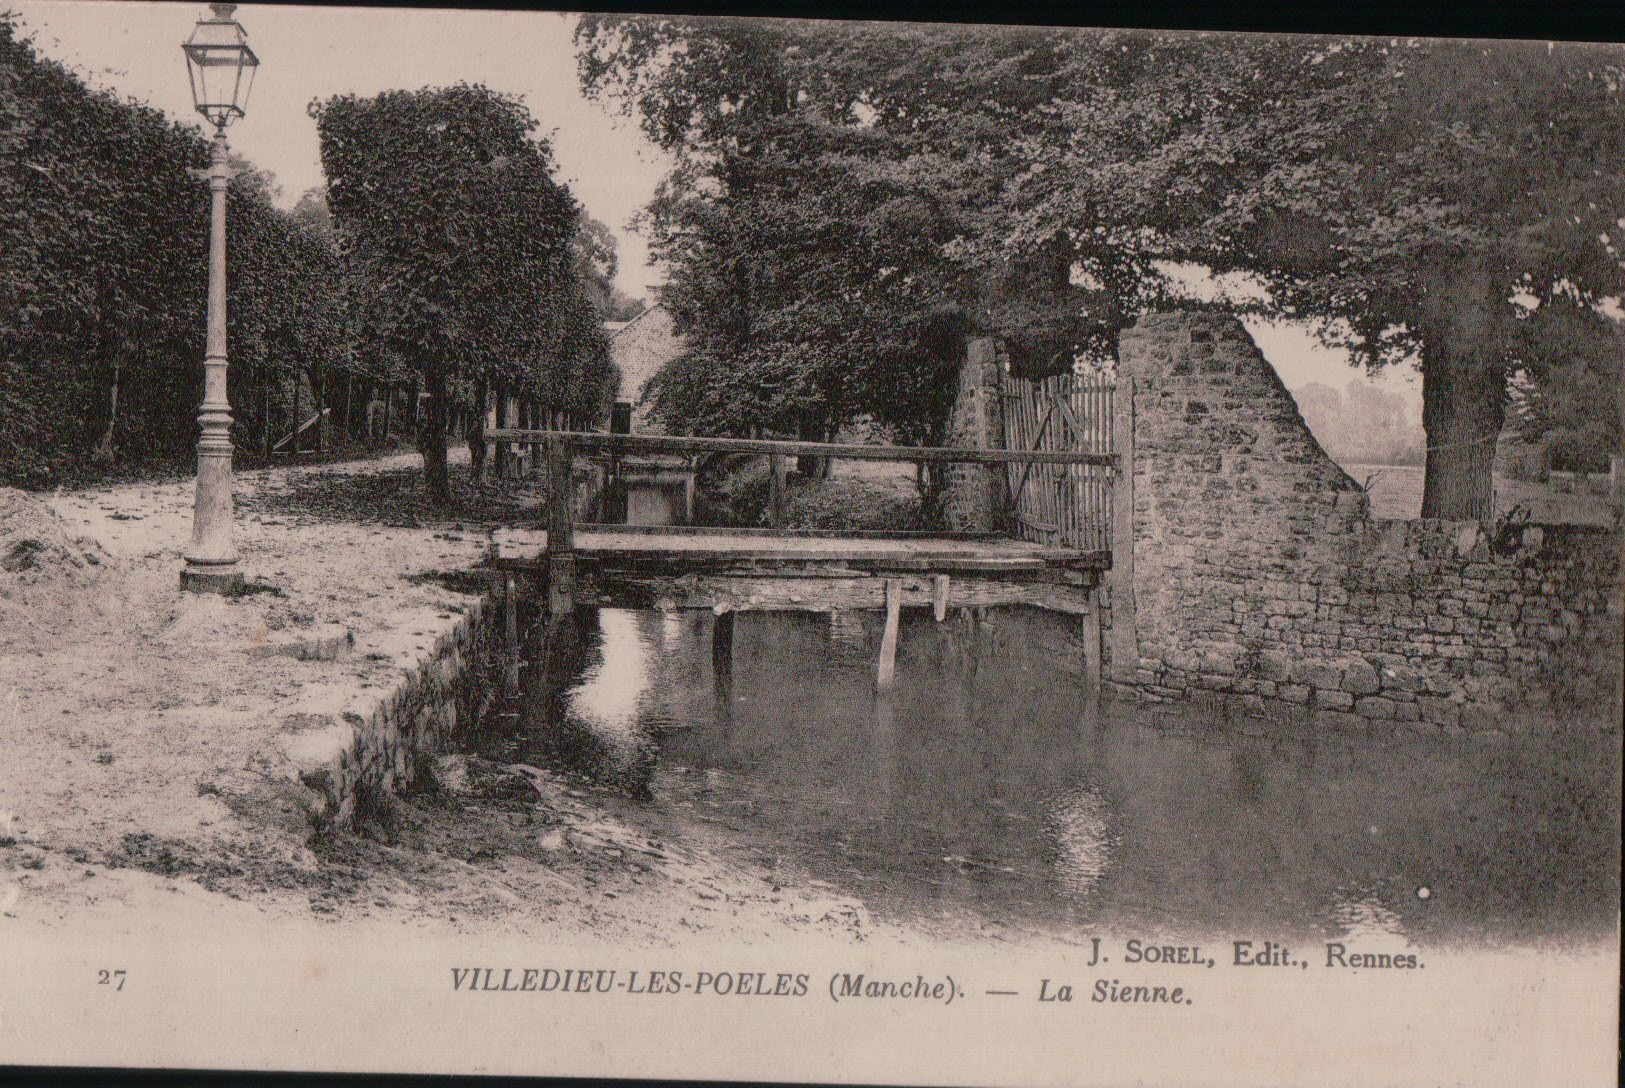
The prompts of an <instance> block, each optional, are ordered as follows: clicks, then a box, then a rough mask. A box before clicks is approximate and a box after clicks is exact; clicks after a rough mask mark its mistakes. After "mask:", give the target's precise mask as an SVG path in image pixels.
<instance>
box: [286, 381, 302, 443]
mask: <svg viewBox="0 0 1625 1088" xmlns="http://www.w3.org/2000/svg"><path fill="white" fill-rule="evenodd" d="M292 405H293V406H292V407H291V408H289V409H288V415H289V422H290V426H289V428H288V429H289V430H291V431H292V432H293V437H291V438H289V439H288V455H289V456H290V457H291V456H293V455H294V454H297V453H298V452H299V422H300V421H299V371H298V370H297V369H296V370H295V371H294V372H293V398H292Z"/></svg>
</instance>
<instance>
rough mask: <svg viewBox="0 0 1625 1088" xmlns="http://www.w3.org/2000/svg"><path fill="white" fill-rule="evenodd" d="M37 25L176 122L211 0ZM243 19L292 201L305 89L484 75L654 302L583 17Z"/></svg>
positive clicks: (40, 41) (304, 166) (239, 144)
mask: <svg viewBox="0 0 1625 1088" xmlns="http://www.w3.org/2000/svg"><path fill="white" fill-rule="evenodd" d="M6 6H8V7H11V8H13V9H15V10H17V11H18V12H19V13H20V14H21V15H22V18H23V23H24V25H25V26H26V27H27V28H28V29H29V30H31V31H33V32H34V35H35V40H36V47H37V48H38V49H39V51H40V52H42V53H44V54H45V55H46V56H49V57H52V58H54V59H56V60H59V61H63V62H65V63H66V64H68V65H69V66H70V67H72V68H74V69H75V70H76V71H77V72H78V73H79V74H80V76H81V77H83V78H84V79H86V80H87V81H88V82H90V83H91V84H92V85H95V86H101V87H108V88H111V89H113V90H116V91H118V92H120V93H122V94H125V95H128V96H130V97H132V98H136V99H139V100H141V101H144V102H146V103H148V104H149V105H152V106H155V107H157V108H159V109H162V110H164V111H165V112H167V113H169V114H170V115H171V116H172V117H175V118H177V119H179V120H183V121H192V120H200V119H199V118H198V117H197V114H196V113H195V112H193V108H192V98H191V89H190V85H189V84H188V82H187V78H186V65H185V61H184V59H183V57H182V55H181V50H180V44H181V42H183V41H184V40H185V39H186V38H187V36H188V35H190V34H191V31H192V25H193V23H195V22H196V21H197V20H198V19H199V18H201V17H202V16H204V15H206V14H207V12H208V6H207V4H205V3H137V2H133V0H119V2H97V0H6ZM236 18H237V20H238V22H240V23H241V24H242V26H243V28H244V29H245V30H246V31H247V33H248V40H249V44H250V45H251V46H253V48H254V51H255V53H256V54H257V55H258V56H259V58H260V70H259V73H258V75H257V77H256V79H255V83H254V89H253V97H252V98H251V99H250V100H249V102H248V110H247V116H246V117H245V118H243V119H242V120H240V121H237V122H236V123H234V124H233V125H232V126H231V128H230V130H229V135H230V138H231V143H232V148H233V150H235V151H237V152H238V153H239V154H241V155H243V156H245V157H246V158H248V159H249V160H250V161H252V162H253V163H254V164H255V165H256V166H258V167H260V168H262V169H266V170H269V171H270V172H271V173H272V174H274V175H275V177H276V180H277V182H278V183H279V184H280V185H281V187H282V193H281V197H280V199H281V203H282V204H283V206H284V207H291V206H292V205H293V203H294V202H295V201H297V200H298V199H299V196H300V194H301V193H303V192H305V191H306V190H307V189H310V188H312V187H314V186H317V185H320V184H321V183H322V170H321V159H320V153H319V149H318V145H317V138H316V124H315V122H314V121H312V120H311V119H310V117H309V116H308V115H307V114H306V112H305V108H306V106H308V105H309V103H310V102H311V100H312V99H317V98H326V97H328V96H330V95H334V94H344V93H349V92H354V93H358V94H376V93H378V92H379V91H384V90H391V89H396V88H412V89H415V88H418V87H425V86H431V85H445V84H449V83H455V82H458V81H459V80H466V81H468V82H480V83H484V84H486V85H487V86H489V87H491V88H493V89H495V90H499V91H508V92H512V93H516V94H519V95H522V96H523V97H524V99H525V101H526V103H527V104H528V105H529V107H530V110H531V112H532V113H533V114H534V115H535V116H536V117H537V118H538V119H539V120H540V122H541V131H542V132H543V133H544V134H546V135H548V136H549V138H550V139H551V141H552V143H553V147H554V151H555V153H556V155H557V158H558V162H559V167H560V174H561V177H562V179H563V180H564V181H566V182H568V183H569V185H570V188H571V190H572V191H573V192H574V193H575V195H576V197H577V198H578V199H579V200H580V201H581V202H582V203H583V204H584V205H585V206H586V208H587V211H588V212H589V213H591V214H592V215H593V216H594V217H595V218H597V219H599V220H601V221H603V222H604V223H606V224H607V225H608V226H609V227H610V228H611V229H612V230H613V231H614V232H615V237H616V241H617V243H618V247H619V253H620V268H619V271H618V273H617V276H616V285H617V286H618V287H620V288H621V290H623V291H626V292H627V293H628V294H631V295H633V296H634V297H648V292H649V288H650V287H651V286H652V285H655V284H659V283H660V282H661V281H662V279H663V276H662V275H661V273H660V271H659V270H658V269H656V268H651V267H650V266H649V265H648V247H647V245H646V244H645V243H644V241H643V239H642V238H640V237H639V236H638V235H637V234H636V233H635V232H633V231H632V230H631V228H630V220H631V218H632V216H633V215H635V214H636V213H637V211H638V210H639V209H640V208H641V207H642V206H643V205H644V204H645V203H647V202H648V200H649V198H650V197H651V196H653V195H654V190H655V186H656V185H657V184H658V183H659V181H660V178H661V177H662V176H663V175H664V174H665V172H666V169H667V168H668V166H669V161H668V160H667V157H666V156H665V155H664V153H663V152H661V151H660V150H659V149H658V148H656V147H654V146H653V145H652V144H650V143H648V141H646V140H645V139H644V138H643V135H642V133H640V132H639V131H638V129H637V127H636V124H635V123H634V122H633V121H632V120H631V119H629V118H625V117H621V116H618V115H615V114H613V113H612V110H611V107H610V106H608V105H607V104H605V103H600V102H589V101H587V100H586V99H585V98H583V97H582V95H581V91H580V87H579V84H578V83H577V81H576V65H575V51H574V47H573V45H572V42H571V34H572V32H573V30H574V26H575V16H573V15H568V14H557V13H552V12H515V11H507V12H504V11H476V10H466V9H440V10H433V9H422V8H335V7H320V8H318V7H296V6H283V5H261V4H242V5H240V6H239V7H238V9H237V13H236ZM1246 323H1247V326H1248V329H1249V331H1251V332H1252V334H1253V337H1254V339H1256V340H1257V341H1258V344H1259V347H1260V349H1261V350H1262V351H1263V353H1264V355H1265V357H1266V358H1268V359H1269V361H1270V362H1271V363H1272V364H1273V365H1274V366H1275V368H1276V370H1277V371H1278V372H1279V373H1280V375H1281V378H1282V380H1283V381H1284V382H1285V383H1286V385H1287V386H1288V388H1291V389H1298V388H1301V387H1302V386H1303V385H1305V384H1307V383H1309V382H1313V381H1319V382H1323V383H1325V384H1329V385H1331V386H1333V387H1334V388H1337V389H1342V388H1343V387H1344V386H1345V385H1346V384H1347V383H1348V382H1349V381H1350V380H1351V379H1359V380H1364V379H1363V378H1362V377H1361V372H1359V371H1356V370H1354V369H1352V368H1350V367H1349V365H1348V360H1347V357H1346V356H1344V355H1342V354H1341V353H1338V352H1332V351H1329V350H1327V349H1325V348H1323V347H1321V346H1320V345H1319V344H1318V343H1317V342H1316V340H1315V338H1314V335H1313V333H1312V332H1311V331H1310V330H1309V329H1308V328H1306V327H1304V326H1301V325H1297V324H1293V323H1287V322H1264V321H1259V320H1256V319H1248V320H1247V322H1246ZM1378 384H1379V386H1380V387H1381V388H1383V389H1385V390H1387V391H1389V392H1395V393H1399V394H1400V395H1402V396H1404V397H1405V398H1406V399H1407V401H1410V402H1412V404H1413V407H1414V411H1415V414H1416V417H1417V419H1418V422H1419V421H1420V417H1421V382H1420V379H1419V378H1418V377H1417V376H1416V374H1415V372H1414V370H1413V369H1411V368H1405V369H1404V370H1390V371H1389V372H1387V373H1384V374H1383V375H1382V376H1381V378H1380V379H1378Z"/></svg>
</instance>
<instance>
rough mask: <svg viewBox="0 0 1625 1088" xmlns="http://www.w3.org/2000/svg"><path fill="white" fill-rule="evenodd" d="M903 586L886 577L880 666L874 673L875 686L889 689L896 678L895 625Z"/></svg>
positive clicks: (899, 611)
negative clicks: (884, 621)
mask: <svg viewBox="0 0 1625 1088" xmlns="http://www.w3.org/2000/svg"><path fill="white" fill-rule="evenodd" d="M902 610H903V586H902V583H900V582H899V581H898V580H897V579H895V578H888V579H886V632H885V634H883V635H881V636H880V668H879V670H878V671H877V672H876V673H875V688H876V689H877V690H879V691H889V690H891V686H892V681H893V680H895V679H896V678H897V627H898V624H899V622H900V620H901V618H902Z"/></svg>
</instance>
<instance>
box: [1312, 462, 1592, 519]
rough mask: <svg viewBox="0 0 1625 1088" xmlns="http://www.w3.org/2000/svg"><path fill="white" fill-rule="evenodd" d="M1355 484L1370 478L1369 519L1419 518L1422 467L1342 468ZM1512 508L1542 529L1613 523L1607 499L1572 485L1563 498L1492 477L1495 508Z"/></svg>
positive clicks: (1543, 488) (1546, 487)
mask: <svg viewBox="0 0 1625 1088" xmlns="http://www.w3.org/2000/svg"><path fill="white" fill-rule="evenodd" d="M1343 468H1344V470H1345V471H1347V472H1348V474H1349V475H1350V476H1352V477H1354V481H1355V482H1356V483H1364V482H1365V481H1366V478H1367V477H1372V482H1371V485H1370V491H1371V516H1372V517H1377V518H1415V517H1421V515H1422V468H1421V466H1420V465H1360V464H1347V465H1344V466H1343ZM1514 506H1522V507H1523V508H1524V509H1526V510H1528V511H1529V520H1531V521H1534V522H1540V523H1542V524H1546V525H1599V526H1603V527H1604V528H1606V527H1608V526H1610V525H1612V524H1613V523H1614V506H1613V504H1612V503H1611V502H1610V500H1609V497H1608V495H1606V494H1601V495H1599V494H1595V493H1593V492H1591V491H1590V490H1589V489H1588V488H1587V485H1586V484H1585V483H1583V482H1579V481H1576V483H1575V490H1574V491H1573V492H1572V493H1570V494H1564V493H1562V492H1560V491H1558V490H1556V489H1555V488H1553V487H1551V486H1550V485H1549V484H1543V483H1535V482H1531V481H1528V480H1512V479H1508V478H1506V477H1504V476H1497V477H1496V478H1495V508H1496V511H1497V512H1498V513H1505V512H1506V511H1507V510H1510V509H1511V508H1512V507H1514Z"/></svg>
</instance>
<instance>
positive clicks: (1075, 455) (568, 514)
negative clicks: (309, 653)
mask: <svg viewBox="0 0 1625 1088" xmlns="http://www.w3.org/2000/svg"><path fill="white" fill-rule="evenodd" d="M485 438H486V441H487V442H490V443H494V444H495V445H496V447H497V449H498V450H499V451H501V450H503V449H504V448H505V447H507V446H508V445H510V444H514V443H524V444H531V445H540V446H542V447H543V450H544V453H543V461H544V464H545V465H546V470H547V480H548V492H549V494H550V495H555V496H556V495H569V496H573V495H574V479H573V471H574V462H575V458H576V456H577V455H579V454H608V455H612V456H627V455H635V454H645V455H650V454H684V455H692V454H697V453H734V454H759V455H762V456H765V457H766V458H767V459H768V464H769V467H770V470H771V479H772V483H771V487H772V497H771V520H772V524H773V526H774V527H775V528H779V527H781V526H782V525H783V523H784V514H785V510H784V507H785V476H786V459H787V458H791V457H833V458H840V459H845V460H854V461H903V462H911V463H914V464H921V463H925V464H943V463H948V464H974V465H986V466H997V467H996V471H998V472H1000V473H1002V472H1004V471H1005V470H1006V469H1007V468H1008V467H1009V466H1018V465H1033V464H1037V465H1063V466H1064V465H1084V466H1092V467H1093V468H1095V469H1099V470H1102V471H1101V475H1102V477H1103V486H1106V487H1109V485H1110V477H1111V475H1113V474H1112V473H1110V472H1106V471H1105V470H1109V469H1114V468H1116V467H1117V465H1118V461H1119V458H1118V455H1117V454H1115V453H1101V452H1097V451H1082V450H1067V449H1056V448H1048V449H1013V450H1012V449H972V448H948V447H938V446H860V445H854V444H849V443H838V442H801V441H790V440H780V439H757V438H706V437H696V436H685V435H636V434H607V433H603V432H599V431H553V430H529V429H523V428H512V427H498V428H493V429H488V430H487V431H486V432H485ZM574 505H575V504H574V501H573V499H572V500H571V501H565V502H549V503H548V523H547V569H548V584H549V585H548V608H549V612H550V613H556V612H558V611H559V610H562V609H568V608H569V607H570V605H569V602H570V600H571V597H572V595H573V584H574V581H575V577H574V571H575V557H574V551H575V545H574V536H575V525H576V521H575V511H574ZM1107 509H1109V507H1108V508H1107ZM920 535H922V536H925V535H934V534H920ZM1094 538H1095V539H1100V540H1102V541H1104V540H1108V539H1109V538H1110V534H1109V532H1107V531H1105V529H1104V527H1103V529H1102V531H1101V532H1100V533H1099V534H1097V535H1096V536H1095V537H1094Z"/></svg>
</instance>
